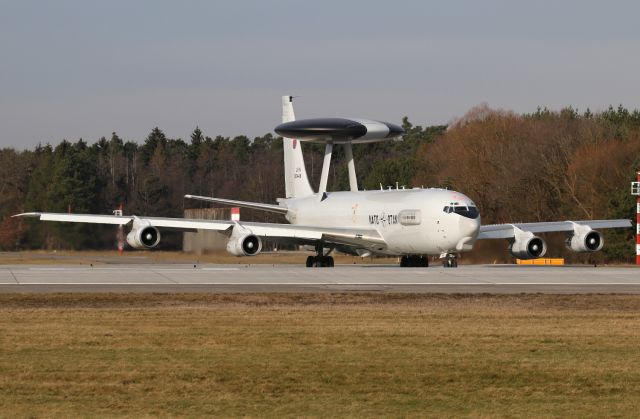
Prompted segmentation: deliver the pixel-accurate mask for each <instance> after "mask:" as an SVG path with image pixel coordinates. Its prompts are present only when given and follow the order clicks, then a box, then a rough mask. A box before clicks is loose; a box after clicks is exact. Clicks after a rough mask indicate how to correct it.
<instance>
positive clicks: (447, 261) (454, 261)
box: [442, 253, 458, 268]
mask: <svg viewBox="0 0 640 419" xmlns="http://www.w3.org/2000/svg"><path fill="white" fill-rule="evenodd" d="M442 266H443V267H444V268H457V267H458V257H457V256H456V255H455V254H453V253H447V255H446V256H445V258H444V261H442Z"/></svg>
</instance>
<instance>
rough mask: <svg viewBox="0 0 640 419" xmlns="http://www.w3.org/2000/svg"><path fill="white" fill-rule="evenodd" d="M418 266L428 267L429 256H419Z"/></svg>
mask: <svg viewBox="0 0 640 419" xmlns="http://www.w3.org/2000/svg"><path fill="white" fill-rule="evenodd" d="M420 266H421V267H423V268H428V267H429V257H427V256H420Z"/></svg>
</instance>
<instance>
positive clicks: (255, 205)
mask: <svg viewBox="0 0 640 419" xmlns="http://www.w3.org/2000/svg"><path fill="white" fill-rule="evenodd" d="M184 197H185V198H188V199H195V200H196V201H205V202H211V203H214V204H221V205H225V206H229V207H243V208H251V209H255V210H261V211H269V212H276V213H278V214H286V213H287V209H286V208H285V207H281V206H279V205H271V204H262V203H260V202H246V201H236V200H233V199H223V198H213V197H209V196H198V195H185V196H184Z"/></svg>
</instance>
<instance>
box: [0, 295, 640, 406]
mask: <svg viewBox="0 0 640 419" xmlns="http://www.w3.org/2000/svg"><path fill="white" fill-rule="evenodd" d="M0 331H1V332H0V406H1V412H0V416H2V417H16V416H22V417H25V416H47V417H49V416H59V417H62V416H64V417H69V416H73V417H75V416H85V417H89V416H91V417H93V416H117V415H127V416H136V417H139V416H147V417H148V416H200V415H218V416H267V417H280V416H336V415H338V416H393V417H398V416H414V415H415V416H427V415H428V416H445V417H446V416H474V417H477V416H482V417H487V416H562V417H584V416H623V417H625V416H637V415H638V412H640V296H608V295H590V296H589V295H587V296H550V295H521V296H489V295H480V296H455V295H453V296H443V295H383V294H362V295H359V294H342V295H331V294H322V295H316V294H306V295H291V294H273V295H269V294H256V295H237V294H234V295H231V294H218V295H214V294H210V295H207V294H203V295H164V294H158V295H155V294H150V295H135V294H126V295H109V294H106V295H76V294H74V295H0Z"/></svg>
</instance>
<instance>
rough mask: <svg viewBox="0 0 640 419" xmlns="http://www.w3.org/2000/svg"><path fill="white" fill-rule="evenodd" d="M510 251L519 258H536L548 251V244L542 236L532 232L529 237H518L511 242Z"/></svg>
mask: <svg viewBox="0 0 640 419" xmlns="http://www.w3.org/2000/svg"><path fill="white" fill-rule="evenodd" d="M529 234H531V233H529ZM509 251H510V252H511V255H513V257H516V258H518V259H536V258H539V257H542V256H544V254H545V253H546V252H547V244H546V243H545V242H544V240H542V239H541V238H540V237H538V236H534V235H533V234H531V235H530V236H528V237H521V238H516V239H515V240H514V241H513V243H511V246H510V247H509Z"/></svg>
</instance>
